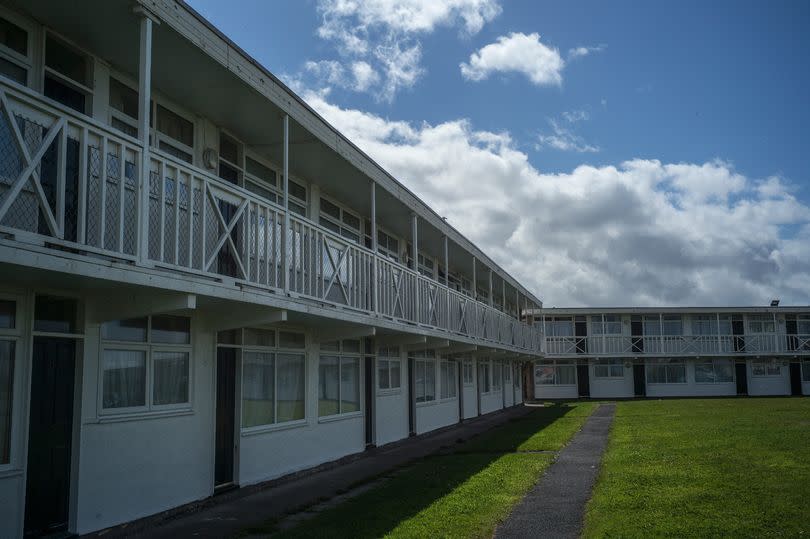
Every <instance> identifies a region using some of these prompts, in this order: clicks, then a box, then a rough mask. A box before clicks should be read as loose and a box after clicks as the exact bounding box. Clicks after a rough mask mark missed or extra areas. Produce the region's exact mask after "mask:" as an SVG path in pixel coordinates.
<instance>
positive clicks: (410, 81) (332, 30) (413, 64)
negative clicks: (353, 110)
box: [310, 0, 501, 102]
mask: <svg viewBox="0 0 810 539" xmlns="http://www.w3.org/2000/svg"><path fill="white" fill-rule="evenodd" d="M318 13H319V14H320V15H321V18H322V20H321V25H320V26H319V27H318V30H317V33H318V36H319V37H321V38H322V39H325V40H327V41H331V42H333V43H334V44H335V45H336V48H337V51H338V54H339V55H340V56H341V59H342V60H341V61H342V62H344V63H346V64H347V65H349V64H351V68H350V70H351V71H353V73H354V81H353V83H352V84H351V85H349V84H346V83H345V81H344V83H343V84H341V86H343V87H346V88H351V89H353V90H355V91H359V92H370V93H371V94H372V95H374V96H375V97H376V98H377V99H378V100H380V101H385V102H391V101H393V99H394V98H395V97H396V94H397V93H399V92H400V91H401V90H404V89H408V88H411V87H412V86H413V85H414V84H416V82H417V81H418V80H419V78H420V77H421V76H422V75H423V74H424V68H423V67H422V66H421V58H422V44H421V42H420V40H419V37H420V36H423V35H426V34H429V33H432V32H434V31H435V30H436V29H437V28H438V27H440V26H446V27H458V28H459V30H460V33H461V34H462V35H467V36H469V35H473V34H475V33H477V32H478V31H480V30H481V28H482V27H483V26H484V25H485V24H486V23H488V22H489V21H491V20H493V19H494V18H495V17H497V16H498V15H499V14H500V13H501V6H500V1H499V0H444V1H435V0H362V1H361V0H319V2H318ZM358 64H360V65H361V66H362V67H361V69H362V70H363V71H362V72H361V73H358V72H357V70H356V66H357V65H358ZM372 73H373V74H374V75H371V74H372ZM310 74H311V75H315V73H312V72H311V73H310ZM364 75H369V76H368V77H364ZM320 82H326V83H329V84H333V83H332V82H331V81H330V79H329V78H328V77H325V78H324V77H322V78H321V79H320Z"/></svg>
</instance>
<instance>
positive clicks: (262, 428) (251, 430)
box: [240, 419, 309, 438]
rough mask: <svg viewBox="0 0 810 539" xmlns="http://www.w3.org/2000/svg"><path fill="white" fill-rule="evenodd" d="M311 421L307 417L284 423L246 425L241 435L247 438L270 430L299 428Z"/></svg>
mask: <svg viewBox="0 0 810 539" xmlns="http://www.w3.org/2000/svg"><path fill="white" fill-rule="evenodd" d="M308 424H309V423H308V422H307V420H306V419H296V420H295V421H285V422H284V423H275V424H271V425H259V426H256V427H246V428H242V429H241V431H240V435H241V436H242V437H243V438H247V437H249V436H256V435H259V434H267V433H270V432H278V431H280V430H289V429H297V428H299V427H305V426H307V425H308Z"/></svg>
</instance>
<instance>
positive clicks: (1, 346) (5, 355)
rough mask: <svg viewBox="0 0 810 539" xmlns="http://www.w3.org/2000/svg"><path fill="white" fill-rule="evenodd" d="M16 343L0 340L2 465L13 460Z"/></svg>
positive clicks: (0, 443)
mask: <svg viewBox="0 0 810 539" xmlns="http://www.w3.org/2000/svg"><path fill="white" fill-rule="evenodd" d="M16 345H17V343H16V341H14V340H11V339H2V338H0V464H8V463H9V462H10V459H11V412H12V404H13V400H14V352H15V349H16Z"/></svg>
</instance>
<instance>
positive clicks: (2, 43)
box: [0, 17, 31, 85]
mask: <svg viewBox="0 0 810 539" xmlns="http://www.w3.org/2000/svg"><path fill="white" fill-rule="evenodd" d="M30 35H31V34H30V33H29V31H28V30H26V29H24V28H22V27H21V26H18V25H17V24H15V23H13V22H11V21H10V20H8V19H6V18H5V17H0V75H2V76H4V77H6V78H8V79H11V80H13V81H14V82H18V83H20V84H22V85H26V84H28V73H29V72H30V70H31V54H30V46H29V36H30Z"/></svg>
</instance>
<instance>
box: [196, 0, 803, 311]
mask: <svg viewBox="0 0 810 539" xmlns="http://www.w3.org/2000/svg"><path fill="white" fill-rule="evenodd" d="M190 4H191V5H192V6H193V7H194V8H195V9H197V10H198V11H199V12H200V13H201V14H202V15H203V16H204V17H206V18H207V19H208V20H210V21H211V22H212V23H213V24H214V25H216V26H217V27H218V28H219V29H220V30H222V31H223V32H224V33H225V34H226V35H228V36H229V37H230V38H231V39H232V40H234V41H235V42H236V43H237V44H239V45H240V46H241V47H242V48H243V49H245V50H246V51H247V52H248V53H249V54H250V55H252V56H253V57H254V58H256V59H257V60H258V61H259V62H260V63H262V64H263V65H264V66H265V67H267V68H268V69H269V70H270V71H271V72H273V73H274V74H275V75H277V76H278V77H279V78H280V79H281V80H283V81H284V82H285V83H286V84H288V85H289V86H290V87H291V88H293V89H294V90H295V91H296V92H297V93H298V94H299V95H301V96H302V97H303V98H304V99H305V100H306V101H307V102H308V103H309V104H310V105H311V106H312V107H313V108H315V110H317V111H318V112H319V113H320V114H321V115H322V116H323V117H324V118H325V119H326V120H327V121H329V122H330V123H332V124H333V125H334V126H335V127H337V128H338V129H339V130H341V131H342V132H343V133H344V134H345V135H346V136H348V137H349V139H350V140H352V141H353V142H354V143H355V144H357V145H358V146H359V147H360V148H361V149H363V150H364V151H365V152H366V153H368V154H369V155H370V156H371V157H372V158H374V159H375V160H376V161H377V162H378V163H380V164H381V165H382V166H383V167H384V168H386V169H387V170H388V171H389V172H391V173H392V174H393V175H394V176H395V177H396V178H397V179H399V181H401V182H402V183H403V184H405V185H406V186H407V187H408V188H410V189H411V190H413V191H414V192H415V193H416V194H417V195H419V196H420V197H421V198H422V199H424V200H425V201H426V202H427V203H428V204H430V205H431V206H432V207H433V208H434V209H436V211H438V212H439V213H440V214H441V215H446V216H447V217H448V221H449V222H450V223H451V224H452V225H453V226H454V227H456V228H457V229H458V230H460V231H461V232H462V233H463V234H464V235H466V236H467V237H468V238H470V239H471V240H472V241H474V242H475V243H476V244H478V245H479V246H480V247H481V248H482V249H483V250H484V251H485V252H486V253H487V254H488V255H489V256H491V257H492V258H493V259H494V260H495V261H496V262H498V264H500V265H501V266H502V267H504V268H505V269H506V270H507V271H509V272H510V273H511V274H512V275H513V276H515V277H516V278H517V279H519V280H520V281H521V282H522V283H523V284H524V285H525V286H526V287H527V288H528V289H530V290H531V291H532V292H534V293H535V295H536V296H537V297H539V298H541V299H542V300H543V301H544V304H545V305H546V306H548V307H550V306H558V307H563V306H566V307H572V306H593V307H601V306H659V305H672V306H684V305H686V306H711V305H767V304H768V303H770V300H771V299H773V298H780V299H781V301H782V305H808V304H810V166H808V165H810V2H805V1H798V0H797V1H794V2H789V1H785V0H779V1H774V2H766V1H764V0H762V1H757V2H754V1H747V0H734V1H726V0H713V1H712V2H705V1H692V0H683V1H680V2H639V1H636V0H632V1H630V0H627V1H623V0H613V1H611V2H604V1H600V0H547V1H539V0H446V1H443V2H442V1H439V0H299V1H282V0H278V1H273V2H266V1H261V0H239V1H231V2H222V1H220V0H191V1H190Z"/></svg>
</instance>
